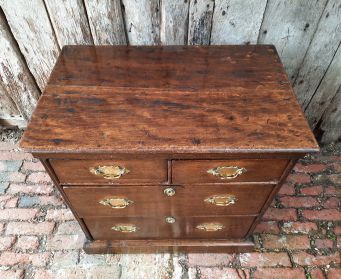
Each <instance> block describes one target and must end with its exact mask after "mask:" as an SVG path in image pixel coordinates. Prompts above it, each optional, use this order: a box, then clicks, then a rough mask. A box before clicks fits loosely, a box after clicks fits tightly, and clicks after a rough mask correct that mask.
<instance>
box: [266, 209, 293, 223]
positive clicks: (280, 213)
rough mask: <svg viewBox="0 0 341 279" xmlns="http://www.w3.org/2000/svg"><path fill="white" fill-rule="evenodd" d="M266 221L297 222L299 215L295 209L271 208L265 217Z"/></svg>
mask: <svg viewBox="0 0 341 279" xmlns="http://www.w3.org/2000/svg"><path fill="white" fill-rule="evenodd" d="M263 219H264V220H277V221H282V220H288V221H295V220H296V219H297V214H296V210H295V209H278V208H269V209H268V210H267V211H266V212H265V214H264V216H263Z"/></svg>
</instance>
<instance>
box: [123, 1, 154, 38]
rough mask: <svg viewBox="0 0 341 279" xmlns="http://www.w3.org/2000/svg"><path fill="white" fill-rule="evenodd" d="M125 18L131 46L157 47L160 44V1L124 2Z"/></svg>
mask: <svg viewBox="0 0 341 279" xmlns="http://www.w3.org/2000/svg"><path fill="white" fill-rule="evenodd" d="M122 2H123V5H124V17H125V24H126V28H127V34H128V39H129V44H131V45H157V44H159V43H160V3H159V0H123V1H122Z"/></svg>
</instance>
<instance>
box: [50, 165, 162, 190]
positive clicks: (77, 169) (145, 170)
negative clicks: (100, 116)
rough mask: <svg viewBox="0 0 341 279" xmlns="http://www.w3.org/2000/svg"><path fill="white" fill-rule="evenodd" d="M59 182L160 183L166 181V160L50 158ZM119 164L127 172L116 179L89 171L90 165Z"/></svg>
mask: <svg viewBox="0 0 341 279" xmlns="http://www.w3.org/2000/svg"><path fill="white" fill-rule="evenodd" d="M50 163H51V166H52V167H53V168H54V171H55V172H56V174H57V177H58V179H59V183H61V184H64V185H66V184H74V185H75V184H155V183H158V184H160V183H161V182H165V181H167V161H166V160H157V159H144V160H135V159H126V160H119V159H116V160H115V159H114V160H50ZM98 166H120V167H124V168H126V169H128V170H129V173H127V174H124V175H122V176H121V177H120V178H117V179H105V178H103V176H101V175H95V174H93V173H91V172H90V168H91V167H98Z"/></svg>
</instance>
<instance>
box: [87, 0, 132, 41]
mask: <svg viewBox="0 0 341 279" xmlns="http://www.w3.org/2000/svg"><path fill="white" fill-rule="evenodd" d="M84 3H85V7H86V11H87V14H88V18H89V24H90V29H91V33H92V37H93V40H94V43H95V45H124V44H126V43H127V40H126V35H125V29H124V23H123V18H122V9H121V3H120V1H119V0H84Z"/></svg>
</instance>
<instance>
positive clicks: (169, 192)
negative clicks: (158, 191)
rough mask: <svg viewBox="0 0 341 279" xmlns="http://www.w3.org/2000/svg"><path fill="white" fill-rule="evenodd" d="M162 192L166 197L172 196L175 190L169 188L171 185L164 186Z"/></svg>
mask: <svg viewBox="0 0 341 279" xmlns="http://www.w3.org/2000/svg"><path fill="white" fill-rule="evenodd" d="M163 192H164V193H165V195H166V196H168V197H172V196H174V195H175V190H174V189H173V188H171V187H168V188H166V189H165V190H163Z"/></svg>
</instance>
